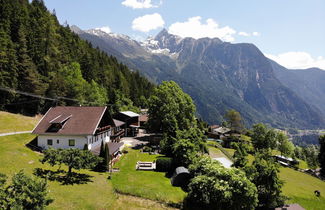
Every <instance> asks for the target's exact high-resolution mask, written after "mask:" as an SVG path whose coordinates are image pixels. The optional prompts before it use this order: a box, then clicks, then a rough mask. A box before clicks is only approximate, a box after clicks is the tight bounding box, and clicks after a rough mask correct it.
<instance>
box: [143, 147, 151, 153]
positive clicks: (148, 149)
mask: <svg viewBox="0 0 325 210" xmlns="http://www.w3.org/2000/svg"><path fill="white" fill-rule="evenodd" d="M142 151H143V152H152V148H151V147H148V146H144V147H143V149H142Z"/></svg>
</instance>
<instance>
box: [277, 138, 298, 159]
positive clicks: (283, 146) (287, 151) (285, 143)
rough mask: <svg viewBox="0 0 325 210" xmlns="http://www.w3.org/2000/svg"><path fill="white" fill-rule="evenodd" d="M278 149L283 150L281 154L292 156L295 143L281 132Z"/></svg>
mask: <svg viewBox="0 0 325 210" xmlns="http://www.w3.org/2000/svg"><path fill="white" fill-rule="evenodd" d="M277 142H278V150H279V151H280V152H281V155H282V156H283V155H284V156H286V157H290V156H292V155H293V151H294V145H293V143H292V142H291V141H289V140H288V137H287V136H286V135H285V134H283V133H281V132H279V133H278V134H277Z"/></svg>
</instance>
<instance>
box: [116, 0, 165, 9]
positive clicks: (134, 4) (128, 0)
mask: <svg viewBox="0 0 325 210" xmlns="http://www.w3.org/2000/svg"><path fill="white" fill-rule="evenodd" d="M122 4H123V5H124V6H126V7H131V8H132V9H148V8H154V7H158V6H159V5H161V4H162V1H160V3H159V4H158V5H154V4H152V1H151V0H125V1H123V2H122Z"/></svg>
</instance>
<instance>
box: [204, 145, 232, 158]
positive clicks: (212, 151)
mask: <svg viewBox="0 0 325 210" xmlns="http://www.w3.org/2000/svg"><path fill="white" fill-rule="evenodd" d="M208 148H209V155H210V157H211V158H219V157H225V158H227V156H226V155H225V154H223V152H222V151H221V150H220V149H219V148H216V147H213V146H208Z"/></svg>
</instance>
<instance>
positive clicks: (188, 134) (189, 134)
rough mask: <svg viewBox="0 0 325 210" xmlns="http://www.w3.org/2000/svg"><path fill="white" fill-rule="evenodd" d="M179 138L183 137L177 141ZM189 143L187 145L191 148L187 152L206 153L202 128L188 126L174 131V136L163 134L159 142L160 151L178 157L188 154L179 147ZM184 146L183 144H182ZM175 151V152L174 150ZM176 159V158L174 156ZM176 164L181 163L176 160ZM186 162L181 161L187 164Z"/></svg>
mask: <svg viewBox="0 0 325 210" xmlns="http://www.w3.org/2000/svg"><path fill="white" fill-rule="evenodd" d="M180 139H183V141H182V143H179V144H178V143H177V142H178V141H179V140H180ZM186 143H188V144H190V145H191V146H190V145H189V147H190V148H192V149H191V150H190V151H191V152H190V151H188V152H189V153H192V152H193V151H195V153H208V149H207V146H206V136H205V135H204V134H203V132H202V130H200V129H199V128H195V127H194V128H190V129H188V130H178V131H176V137H168V136H167V134H164V137H163V139H162V141H161V142H160V147H161V149H162V152H163V153H164V154H166V155H167V156H170V157H176V156H178V157H180V156H183V155H184V156H188V155H189V153H187V151H185V150H184V149H180V148H181V144H186ZM175 144H177V146H175ZM184 146H185V145H184ZM176 151H177V152H176ZM182 151H183V152H182ZM176 159H177V158H176ZM178 164H180V165H182V164H181V162H179V161H178ZM187 164H188V163H186V164H185V163H183V165H187Z"/></svg>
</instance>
